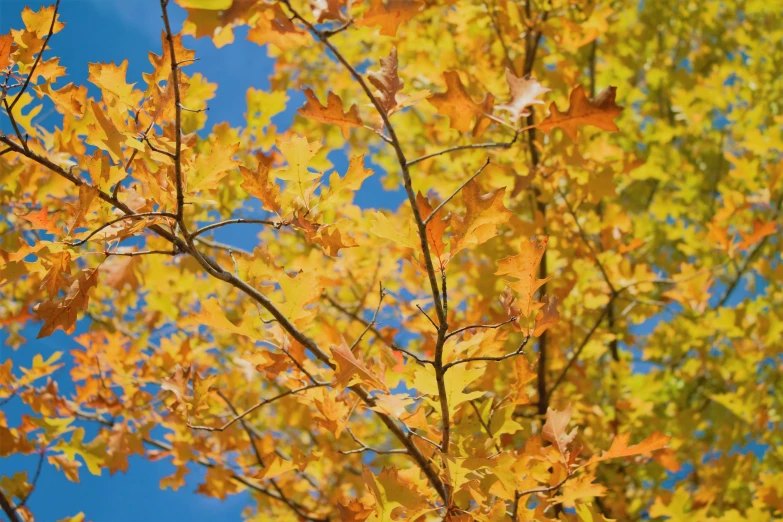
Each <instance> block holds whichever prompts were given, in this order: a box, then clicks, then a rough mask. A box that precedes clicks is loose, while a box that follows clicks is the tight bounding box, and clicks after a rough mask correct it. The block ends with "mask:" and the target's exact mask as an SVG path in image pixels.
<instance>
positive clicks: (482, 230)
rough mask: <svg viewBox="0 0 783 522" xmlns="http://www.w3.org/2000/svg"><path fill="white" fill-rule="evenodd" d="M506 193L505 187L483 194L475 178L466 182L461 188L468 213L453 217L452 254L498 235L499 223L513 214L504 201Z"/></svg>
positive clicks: (505, 221)
mask: <svg viewBox="0 0 783 522" xmlns="http://www.w3.org/2000/svg"><path fill="white" fill-rule="evenodd" d="M505 194H506V189H505V187H503V188H500V189H497V190H493V191H492V192H489V193H487V194H481V192H480V188H479V185H478V183H476V181H475V180H474V181H471V182H470V183H468V184H467V185H465V188H464V189H462V200H463V201H464V203H465V208H466V212H465V215H464V216H460V215H458V214H452V216H451V227H452V230H453V231H454V235H453V236H452V237H451V239H450V245H451V249H450V251H449V254H450V256H451V257H454V255H455V254H456V253H457V252H459V251H460V250H462V249H464V248H467V247H470V246H477V245H480V244H482V243H484V242H486V241H488V240H490V239H492V238H493V237H495V236H496V235H497V227H498V225H501V224H503V223H507V222H508V219H509V218H510V217H511V211H510V210H508V209H507V208H506V207H505V205H504V204H503V198H504V197H505Z"/></svg>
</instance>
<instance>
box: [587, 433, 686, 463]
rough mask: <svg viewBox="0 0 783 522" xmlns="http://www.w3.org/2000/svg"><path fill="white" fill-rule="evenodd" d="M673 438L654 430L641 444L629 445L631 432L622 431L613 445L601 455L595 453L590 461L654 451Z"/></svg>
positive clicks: (664, 445)
mask: <svg viewBox="0 0 783 522" xmlns="http://www.w3.org/2000/svg"><path fill="white" fill-rule="evenodd" d="M671 439H672V438H671V437H670V436H669V435H664V434H663V433H660V432H658V431H654V432H653V433H651V434H650V435H649V436H648V437H647V438H646V439H644V440H643V441H642V442H640V443H639V444H634V445H633V446H629V445H628V441H630V440H631V434H630V433H621V434H620V435H617V436H616V437H615V438H614V440H613V441H612V445H611V446H610V447H609V449H608V450H606V451H604V452H603V453H601V455H594V456H593V458H591V459H590V462H591V463H593V462H602V461H604V460H609V459H617V458H621V457H631V456H633V455H640V454H642V453H650V452H652V451H655V450H659V449H662V448H665V447H666V445H667V444H668V443H669V441H670V440H671Z"/></svg>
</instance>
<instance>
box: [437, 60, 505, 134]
mask: <svg viewBox="0 0 783 522" xmlns="http://www.w3.org/2000/svg"><path fill="white" fill-rule="evenodd" d="M443 78H444V79H445V80H446V92H445V93H443V94H433V95H432V96H430V97H429V98H428V99H427V101H429V102H430V103H431V104H432V105H433V106H434V107H435V108H436V109H437V110H438V113H439V114H442V115H444V116H447V117H448V118H449V123H450V125H449V126H450V127H451V128H452V129H455V130H458V131H460V132H468V131H469V130H470V129H471V124H472V122H473V121H475V122H476V123H475V125H473V135H474V136H481V135H482V134H483V133H484V130H486V128H487V127H488V126H489V125H490V123H492V122H491V120H490V119H489V118H488V117H487V115H488V114H491V113H492V106H493V104H494V96H492V94H489V93H488V94H487V95H486V96H485V98H484V101H483V102H481V103H477V102H475V101H473V98H472V97H471V96H470V94H468V92H467V90H465V86H464V85H462V80H460V77H459V73H458V72H457V71H448V72H445V73H443Z"/></svg>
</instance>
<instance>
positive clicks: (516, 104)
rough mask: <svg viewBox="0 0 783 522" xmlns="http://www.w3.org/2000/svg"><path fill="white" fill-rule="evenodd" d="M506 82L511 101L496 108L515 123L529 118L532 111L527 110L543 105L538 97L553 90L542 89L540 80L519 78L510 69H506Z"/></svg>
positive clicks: (527, 77) (526, 77) (528, 77)
mask: <svg viewBox="0 0 783 522" xmlns="http://www.w3.org/2000/svg"><path fill="white" fill-rule="evenodd" d="M506 82H508V89H509V91H511V100H509V101H508V103H504V104H503V105H498V106H496V107H495V108H496V109H497V110H501V111H507V112H508V113H509V114H510V115H511V120H512V121H514V122H516V121H518V120H519V119H520V118H522V117H523V116H529V115H530V111H528V110H527V108H528V107H530V106H531V105H538V104H543V103H544V102H543V100H539V99H538V97H539V96H541V95H542V94H545V93H547V92H549V91H551V90H552V89H547V88H546V87H542V86H541V84H540V83H538V80H536V79H535V78H531V77H530V76H525V77H523V78H517V77H516V76H514V73H513V72H511V70H509V69H506Z"/></svg>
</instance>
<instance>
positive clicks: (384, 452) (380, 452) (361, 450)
mask: <svg viewBox="0 0 783 522" xmlns="http://www.w3.org/2000/svg"><path fill="white" fill-rule="evenodd" d="M345 431H347V432H348V435H350V436H351V438H352V439H353V440H354V441H355V442H356V444H358V445H359V448H358V449H354V450H348V451H340V453H342V454H343V455H353V454H355V453H364V452H365V451H369V452H372V453H376V454H378V455H395V454H407V453H408V450H405V449H390V450H379V449H375V448H372V447H370V446H368V445H366V444H365V443H364V442H362V441H360V440H359V439H358V437H356V435H354V433H353V431H351V428H346V429H345Z"/></svg>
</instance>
